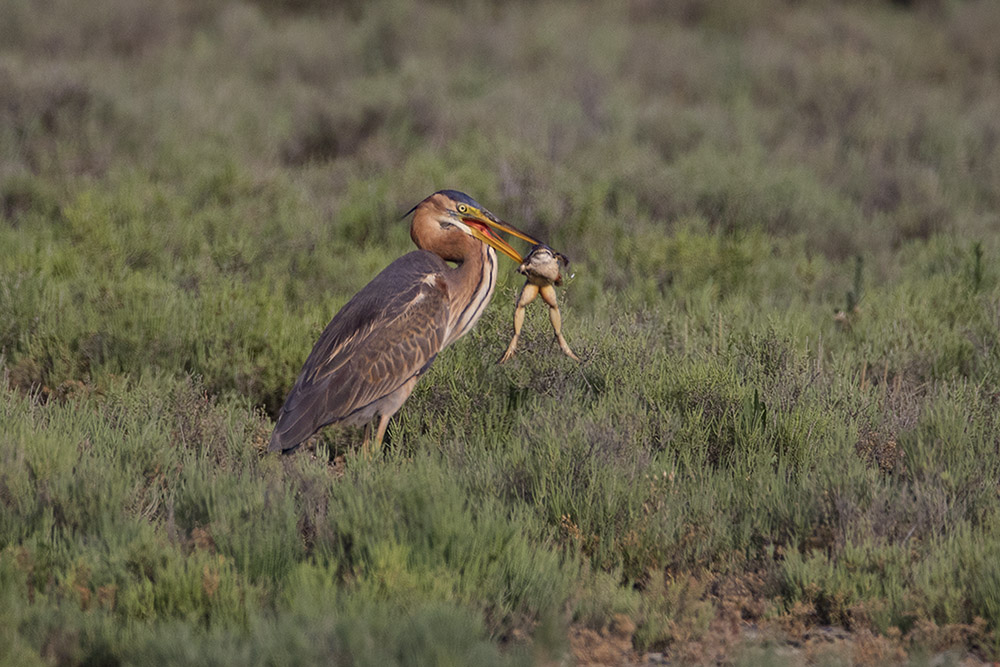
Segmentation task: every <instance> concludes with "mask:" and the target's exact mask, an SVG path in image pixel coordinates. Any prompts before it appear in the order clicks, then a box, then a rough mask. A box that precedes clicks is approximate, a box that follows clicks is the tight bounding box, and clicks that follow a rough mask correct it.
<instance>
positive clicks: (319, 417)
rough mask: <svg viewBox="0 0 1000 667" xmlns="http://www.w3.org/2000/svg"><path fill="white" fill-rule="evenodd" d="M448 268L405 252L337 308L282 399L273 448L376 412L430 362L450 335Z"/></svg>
mask: <svg viewBox="0 0 1000 667" xmlns="http://www.w3.org/2000/svg"><path fill="white" fill-rule="evenodd" d="M447 269H448V266H447V264H445V263H444V261H443V260H441V258H439V257H438V256H437V255H435V254H433V253H430V252H427V251H424V250H418V251H416V252H411V253H408V254H406V255H404V256H403V257H400V258H399V259H397V260H396V261H395V262H393V263H392V264H390V265H389V266H388V267H386V268H385V270H383V271H382V273H380V274H379V275H378V276H376V277H375V278H374V279H373V280H372V281H371V282H370V283H368V285H366V286H365V287H364V288H362V289H361V291H360V292H358V293H357V294H356V295H354V297H353V298H352V299H351V300H350V301H348V302H347V304H346V305H345V306H344V307H343V308H341V309H340V311H339V312H338V313H337V314H336V315H334V317H333V319H332V320H331V321H330V323H329V324H328V325H327V327H326V329H325V330H324V331H323V333H322V334H321V335H320V337H319V340H317V341H316V344H315V345H314V346H313V349H312V352H311V353H310V354H309V357H308V358H307V359H306V362H305V364H304V365H303V367H302V371H301V372H300V373H299V377H298V379H297V380H296V381H295V385H294V386H293V387H292V390H291V391H290V392H289V394H288V398H286V399H285V404H284V405H283V406H282V408H281V412H280V414H279V415H278V421H277V424H276V425H275V428H274V433H273V434H272V436H271V443H270V445H269V447H268V449H269V450H271V451H277V450H282V451H291V450H294V449H295V448H296V447H298V446H299V445H300V444H302V443H303V442H305V441H306V440H308V439H309V438H310V437H311V436H312V435H313V434H314V433H316V431H318V430H319V429H320V428H322V427H323V426H326V425H328V424H332V423H335V422H340V421H347V422H350V421H351V419H352V417H354V418H359V417H361V418H367V417H371V416H372V415H373V414H374V413H375V412H378V407H379V406H378V402H379V401H380V400H381V399H384V398H385V397H387V396H389V395H390V394H392V393H393V392H394V391H395V390H396V389H398V388H399V387H400V386H401V385H403V384H404V383H405V382H407V381H408V380H410V379H411V378H413V377H414V376H416V375H420V374H422V373H423V372H424V371H425V370H426V369H427V368H428V367H429V366H430V364H431V362H432V361H433V360H434V357H435V356H436V355H437V353H438V352H439V351H440V350H441V347H442V346H443V345H444V343H445V341H446V339H447V333H448V332H447V328H448V319H449V318H448V293H447V286H446V283H445V282H444V280H443V278H441V274H442V273H443V272H444V271H446V270H447ZM373 411H374V412H373ZM366 413H368V414H366Z"/></svg>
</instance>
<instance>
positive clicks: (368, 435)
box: [361, 422, 372, 460]
mask: <svg viewBox="0 0 1000 667" xmlns="http://www.w3.org/2000/svg"><path fill="white" fill-rule="evenodd" d="M371 439H372V423H371V422H368V423H367V424H365V439H364V441H363V442H362V443H361V455H362V456H364V457H365V458H366V459H368V460H371V458H372V450H371Z"/></svg>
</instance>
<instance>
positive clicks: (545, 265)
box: [498, 244, 580, 364]
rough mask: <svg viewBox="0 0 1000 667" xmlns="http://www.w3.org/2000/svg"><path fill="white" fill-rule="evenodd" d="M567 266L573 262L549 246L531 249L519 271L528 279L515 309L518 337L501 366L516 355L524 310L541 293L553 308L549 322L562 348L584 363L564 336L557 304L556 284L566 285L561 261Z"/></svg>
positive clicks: (511, 343)
mask: <svg viewBox="0 0 1000 667" xmlns="http://www.w3.org/2000/svg"><path fill="white" fill-rule="evenodd" d="M560 261H561V262H562V263H563V265H564V266H568V265H569V260H568V259H566V256H565V255H563V254H562V253H559V252H556V251H555V250H553V249H552V248H550V247H548V246H547V245H543V244H538V245H536V246H535V247H534V248H532V249H531V252H530V253H529V254H528V256H527V257H525V258H524V261H523V262H522V263H521V265H520V266H519V267H517V270H518V271H520V272H521V273H523V274H524V275H525V276H527V277H528V279H527V281H525V283H524V287H523V288H522V289H521V294H520V295H519V296H518V297H517V307H516V308H515V309H514V337H513V338H511V339H510V345H508V346H507V351H506V352H504V353H503V356H502V357H500V361H499V362H498V363H501V364H502V363H504V362H505V361H509V360H510V359H511V357H513V356H514V350H516V349H517V339H518V337H519V336H520V335H521V326H522V325H523V324H524V309H525V307H526V306H527V305H528V304H529V303H531V302H532V301H534V300H535V299H536V298H537V297H538V295H539V294H541V295H542V300H543V301H545V303H546V304H548V306H549V320H550V321H551V322H552V329H553V330H554V331H555V333H556V340H557V341H559V347H560V348H562V351H563V352H564V353H566V356H568V357H569V358H570V359H573V360H574V361H580V358H579V357H577V356H576V355H575V354H573V350H571V349H570V347H569V344H568V343H567V342H566V339H565V338H563V335H562V316H561V315H560V314H559V304H558V303H557V302H556V290H555V287H553V286H554V285H561V284H562V275H561V274H560V273H559V262H560Z"/></svg>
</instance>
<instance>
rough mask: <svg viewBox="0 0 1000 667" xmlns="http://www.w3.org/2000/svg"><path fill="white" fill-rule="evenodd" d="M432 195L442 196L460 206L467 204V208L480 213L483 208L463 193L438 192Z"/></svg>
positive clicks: (456, 191) (455, 191) (451, 191)
mask: <svg viewBox="0 0 1000 667" xmlns="http://www.w3.org/2000/svg"><path fill="white" fill-rule="evenodd" d="M434 194H436V195H444V196H445V197H448V198H449V199H451V200H453V201H456V202H458V203H460V204H468V205H469V206H472V207H474V208H477V209H479V210H480V211H481V210H483V207H482V206H481V205H480V204H479V202H477V201H476V200H475V199H473V198H472V197H470V196H469V195H467V194H465V193H464V192H459V191H458V190H438V191H437V192H435V193H434ZM432 196H433V195H432Z"/></svg>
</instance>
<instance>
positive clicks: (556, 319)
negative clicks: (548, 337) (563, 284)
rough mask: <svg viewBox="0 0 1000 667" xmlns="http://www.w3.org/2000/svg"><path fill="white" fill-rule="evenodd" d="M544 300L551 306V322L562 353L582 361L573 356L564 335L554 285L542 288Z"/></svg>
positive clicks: (574, 359)
mask: <svg viewBox="0 0 1000 667" xmlns="http://www.w3.org/2000/svg"><path fill="white" fill-rule="evenodd" d="M542 300H543V301H545V303H547V304H548V305H549V320H550V321H551V322H552V328H553V329H554V330H555V332H556V340H558V341H559V347H561V348H562V351H563V352H565V353H566V356H567V357H569V358H570V359H572V360H573V361H580V357H578V356H576V355H575V354H573V350H571V349H569V343H567V342H566V339H565V338H563V335H562V315H560V314H559V304H558V303H557V302H556V288H555V287H553V286H552V285H545V286H544V287H542Z"/></svg>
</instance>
